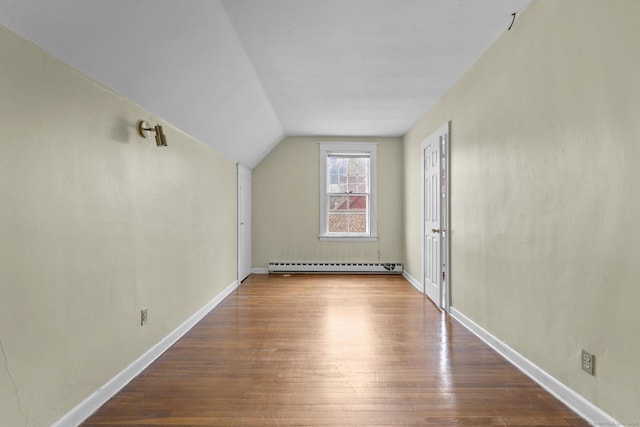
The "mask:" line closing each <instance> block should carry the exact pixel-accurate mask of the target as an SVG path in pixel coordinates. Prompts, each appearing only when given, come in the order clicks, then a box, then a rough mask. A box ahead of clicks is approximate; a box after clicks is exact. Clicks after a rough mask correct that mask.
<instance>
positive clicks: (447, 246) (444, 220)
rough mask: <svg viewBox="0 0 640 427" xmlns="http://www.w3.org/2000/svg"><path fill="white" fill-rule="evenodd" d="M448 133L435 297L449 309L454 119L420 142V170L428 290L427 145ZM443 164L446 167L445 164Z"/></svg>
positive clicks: (442, 149) (443, 157)
mask: <svg viewBox="0 0 640 427" xmlns="http://www.w3.org/2000/svg"><path fill="white" fill-rule="evenodd" d="M443 135H444V137H445V141H444V144H442V145H441V146H440V150H439V151H440V156H441V157H440V168H441V169H443V170H442V172H443V173H442V174H441V175H440V177H441V178H440V189H441V191H442V178H444V183H445V191H444V200H441V205H442V207H441V211H440V212H441V215H440V228H441V229H442V228H444V232H443V233H441V234H440V239H439V241H440V272H439V276H442V277H444V280H443V282H442V283H440V295H439V301H433V302H434V303H435V304H436V306H437V307H438V308H440V309H441V310H443V311H446V312H449V310H450V308H451V232H450V228H451V178H450V177H451V150H450V145H451V121H448V122H447V123H446V124H444V125H442V126H440V127H439V128H438V129H436V130H435V131H434V132H433V133H431V134H430V135H429V136H428V137H426V138H425V139H424V140H423V141H422V144H421V146H420V147H421V150H420V152H421V156H420V157H421V158H422V160H421V165H422V170H421V172H420V175H421V181H422V183H421V196H420V199H421V201H422V203H421V215H420V217H421V221H422V225H421V227H420V228H421V232H422V234H421V237H420V241H421V265H422V272H421V279H420V280H421V283H422V292H423V293H424V294H425V295H427V293H426V282H425V273H426V271H425V270H426V266H425V255H426V252H425V245H426V243H427V242H426V231H427V230H426V229H425V222H426V218H425V215H426V212H425V191H426V189H425V185H424V182H425V164H424V150H425V148H427V146H428V145H429V144H430V143H432V142H433V140H434V139H435V140H437V141H438V143H441V140H440V136H443ZM443 167H444V168H443Z"/></svg>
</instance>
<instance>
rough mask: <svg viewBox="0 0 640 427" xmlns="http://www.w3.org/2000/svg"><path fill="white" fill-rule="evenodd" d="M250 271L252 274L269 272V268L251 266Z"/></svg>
mask: <svg viewBox="0 0 640 427" xmlns="http://www.w3.org/2000/svg"><path fill="white" fill-rule="evenodd" d="M251 273H252V274H269V269H268V268H252V269H251Z"/></svg>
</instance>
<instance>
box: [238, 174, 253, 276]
mask: <svg viewBox="0 0 640 427" xmlns="http://www.w3.org/2000/svg"><path fill="white" fill-rule="evenodd" d="M249 274H251V170H250V169H247V168H245V167H243V166H241V165H238V282H241V281H243V280H244V279H246V278H247V276H249Z"/></svg>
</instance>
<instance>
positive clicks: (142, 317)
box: [140, 308, 148, 326]
mask: <svg viewBox="0 0 640 427" xmlns="http://www.w3.org/2000/svg"><path fill="white" fill-rule="evenodd" d="M147 315H148V313H147V309H146V308H143V309H142V310H140V326H144V325H145V324H146V323H147V319H148V317H147Z"/></svg>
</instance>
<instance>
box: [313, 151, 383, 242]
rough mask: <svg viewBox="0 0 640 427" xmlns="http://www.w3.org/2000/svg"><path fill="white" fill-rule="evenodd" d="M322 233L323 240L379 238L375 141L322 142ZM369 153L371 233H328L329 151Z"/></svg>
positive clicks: (349, 240) (353, 240) (367, 239)
mask: <svg viewBox="0 0 640 427" xmlns="http://www.w3.org/2000/svg"><path fill="white" fill-rule="evenodd" d="M319 144H320V235H319V238H320V240H321V241H348V242H373V241H376V240H378V217H377V211H378V209H377V207H378V205H377V185H376V181H377V176H378V175H377V167H378V159H377V153H378V144H377V143H375V142H320V143H319ZM341 152H342V153H345V154H346V153H367V154H368V155H369V159H370V160H369V179H370V181H369V233H368V234H358V235H355V234H336V233H328V216H329V207H328V206H327V205H328V203H327V199H328V198H327V157H328V155H329V153H341Z"/></svg>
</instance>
